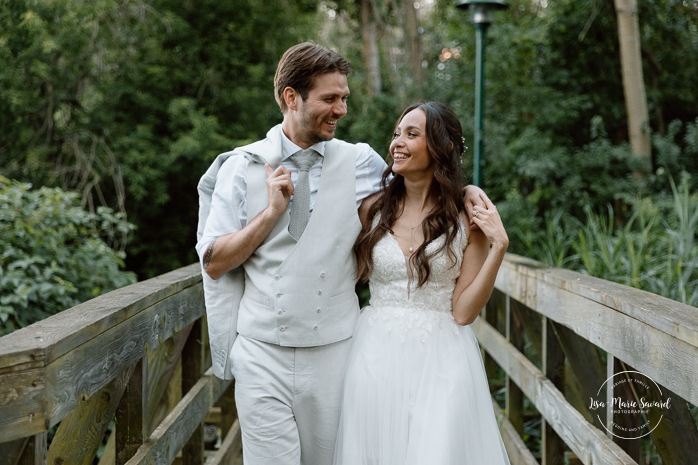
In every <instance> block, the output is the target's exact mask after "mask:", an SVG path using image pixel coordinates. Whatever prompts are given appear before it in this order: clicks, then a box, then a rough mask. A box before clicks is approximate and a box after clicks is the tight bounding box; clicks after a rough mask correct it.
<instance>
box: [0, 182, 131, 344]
mask: <svg viewBox="0 0 698 465" xmlns="http://www.w3.org/2000/svg"><path fill="white" fill-rule="evenodd" d="M132 228H133V226H132V225H130V224H129V223H127V222H126V221H125V220H124V218H123V217H122V216H121V215H119V214H114V212H113V211H112V210H110V209H108V208H100V209H98V210H97V212H96V213H90V212H88V211H86V210H84V209H83V208H81V207H80V199H79V196H78V195H77V194H75V193H69V192H64V191H62V190H60V189H57V188H54V189H49V188H41V189H38V190H32V189H31V185H29V184H23V183H19V182H17V181H12V180H9V179H7V178H5V177H2V176H0V243H2V249H1V250H0V335H3V334H7V333H9V332H11V331H14V330H15V329H18V328H20V327H23V326H26V325H29V324H31V323H33V322H35V321H38V320H41V319H43V318H46V317H48V316H50V315H53V314H55V313H57V312H60V311H62V310H65V309H66V308H69V307H72V306H74V305H77V304H78V303H81V302H84V301H86V300H89V299H91V298H93V297H96V296H98V295H100V294H102V293H104V292H106V291H110V290H112V289H116V288H119V287H122V286H125V285H128V284H132V283H134V282H135V281H136V279H135V275H134V274H133V273H130V272H125V271H122V268H123V265H124V255H125V254H124V253H123V252H120V251H117V250H114V249H112V248H111V247H109V245H108V243H107V242H106V241H107V240H109V237H110V236H111V237H115V235H117V234H119V235H123V234H128V233H129V232H130V231H131V230H132ZM105 233H107V235H106V237H105Z"/></svg>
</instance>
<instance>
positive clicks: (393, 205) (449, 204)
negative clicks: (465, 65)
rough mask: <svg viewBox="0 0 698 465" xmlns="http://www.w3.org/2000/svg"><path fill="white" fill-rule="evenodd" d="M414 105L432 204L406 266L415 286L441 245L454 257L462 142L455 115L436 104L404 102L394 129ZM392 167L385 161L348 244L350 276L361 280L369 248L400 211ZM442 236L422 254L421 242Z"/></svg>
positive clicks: (367, 269)
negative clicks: (353, 263) (421, 118)
mask: <svg viewBox="0 0 698 465" xmlns="http://www.w3.org/2000/svg"><path fill="white" fill-rule="evenodd" d="M415 109H420V110H422V111H423V112H424V113H425V114H426V128H425V129H426V140H427V150H428V152H429V156H430V157H431V160H432V163H433V165H434V180H433V181H432V183H431V187H430V189H431V192H430V196H431V198H432V199H433V200H434V208H433V209H432V210H431V212H429V214H428V215H427V216H426V218H425V219H424V221H423V222H422V234H423V235H424V242H423V243H422V244H421V245H420V246H419V247H418V248H417V251H416V252H415V253H414V254H413V255H412V256H411V257H410V260H409V264H410V266H411V267H412V269H413V270H416V272H417V287H421V286H422V285H424V284H425V283H426V282H427V280H428V279H429V274H430V272H431V268H430V267H429V260H430V259H431V258H432V257H433V256H435V255H437V254H438V253H439V252H441V251H442V250H444V248H447V250H448V253H449V255H450V256H451V257H455V256H454V251H453V242H454V241H455V240H456V238H457V236H458V229H459V228H458V226H459V221H460V219H459V217H460V214H461V212H462V211H463V209H464V205H463V195H462V192H461V189H462V182H461V164H460V160H461V156H462V155H463V152H464V151H465V145H464V141H463V130H462V128H461V124H460V122H459V121H458V117H457V116H456V115H455V114H454V113H453V111H451V110H450V109H449V108H448V107H447V106H445V105H443V104H442V103H438V102H426V103H417V104H414V105H410V106H409V107H407V108H406V109H405V111H403V112H402V114H401V115H400V117H399V118H398V120H397V123H396V124H395V127H397V126H398V125H399V124H400V121H402V118H403V117H404V116H405V115H406V114H407V113H409V112H411V111H412V110H415ZM392 168H393V161H392V160H391V161H390V164H389V165H388V169H387V170H386V171H385V172H384V173H383V179H382V187H381V191H380V193H379V194H378V198H377V199H376V201H375V202H374V203H373V205H371V207H370V208H369V210H368V214H367V219H366V221H365V222H364V225H363V227H362V228H361V232H360V233H359V237H358V238H357V240H356V243H355V244H354V253H355V254H356V259H357V270H356V276H357V278H358V279H359V281H361V282H366V281H368V278H369V277H370V276H371V274H372V273H373V254H372V252H373V248H374V247H375V245H376V244H377V243H378V241H379V240H380V239H381V238H382V237H383V236H385V234H386V233H391V234H392V233H393V229H392V227H393V225H395V222H396V221H397V220H398V218H399V217H400V215H401V214H402V210H403V201H404V197H405V178H404V177H402V176H401V175H399V174H395V175H394V176H393V178H392V180H389V177H390V174H391V173H392ZM379 212H380V216H379V218H378V221H377V222H376V224H375V225H374V224H373V223H374V218H375V217H376V214H377V213H379ZM444 234H445V235H446V240H445V241H444V243H443V245H442V246H441V247H439V248H438V250H435V251H433V252H431V253H427V252H426V248H427V245H429V243H430V242H432V241H433V240H435V239H437V238H439V237H441V236H442V235H444Z"/></svg>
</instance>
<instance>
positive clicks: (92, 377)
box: [0, 265, 240, 465]
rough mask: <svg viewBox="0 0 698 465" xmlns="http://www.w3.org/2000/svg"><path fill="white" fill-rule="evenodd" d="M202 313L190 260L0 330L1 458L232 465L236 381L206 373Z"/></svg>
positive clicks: (199, 287)
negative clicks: (25, 323)
mask: <svg viewBox="0 0 698 465" xmlns="http://www.w3.org/2000/svg"><path fill="white" fill-rule="evenodd" d="M203 315H204V307H203V291H202V285H201V276H200V271H199V267H198V265H192V266H188V267H185V268H181V269H179V270H176V271H173V272H171V273H167V274H164V275H162V276H159V277H157V278H154V279H151V280H147V281H143V282H140V283H137V284H134V285H132V286H128V287H125V288H122V289H119V290H116V291H113V292H110V293H108V294H104V295H102V296H100V297H98V298H96V299H93V300H90V301H89V302H85V303H83V304H81V305H78V306H76V307H73V308H71V309H68V310H65V311H63V312H61V313H59V314H57V315H54V316H52V317H50V318H47V319H45V320H43V321H40V322H38V323H35V324H33V325H31V326H29V327H27V328H23V329H21V330H19V331H16V332H14V333H11V334H9V335H7V336H5V337H3V338H0V464H2V465H4V464H11V465H14V464H44V463H50V464H66V465H67V464H70V465H76V464H92V463H95V462H94V459H95V456H97V455H99V456H101V460H100V461H99V463H100V464H112V463H116V464H125V463H128V464H169V463H172V462H173V461H175V460H176V461H178V463H181V464H203V463H204V460H206V463H207V464H221V463H225V464H227V463H230V457H232V456H234V455H235V454H237V453H238V452H237V451H238V450H239V447H240V435H239V427H238V424H237V421H236V412H235V405H234V400H233V396H232V383H230V382H222V381H220V380H219V379H217V378H216V377H215V376H213V374H212V373H211V372H210V371H207V370H206V368H207V367H208V366H210V355H209V352H208V342H207V340H206V331H205V327H206V325H205V323H203V322H202V317H203ZM211 430H213V433H214V434H213V435H212V436H213V437H214V438H217V439H218V442H220V443H221V444H220V447H218V448H217V449H216V448H212V447H208V448H207V447H205V446H206V444H205V442H206V441H207V438H206V436H205V435H206V434H207V433H209V432H211ZM215 433H219V434H215ZM221 439H222V440H221ZM49 440H50V444H49ZM214 441H215V439H214ZM212 442H213V441H212ZM207 449H211V450H210V451H207ZM98 451H99V452H98Z"/></svg>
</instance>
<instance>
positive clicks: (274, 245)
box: [237, 139, 361, 347]
mask: <svg viewBox="0 0 698 465" xmlns="http://www.w3.org/2000/svg"><path fill="white" fill-rule="evenodd" d="M356 157H357V154H356V146H355V145H352V144H348V143H346V142H342V141H339V140H336V139H335V140H331V141H329V142H327V144H326V146H325V154H324V158H323V164H322V175H321V178H320V186H319V189H318V193H317V197H316V201H315V207H314V210H313V213H312V216H311V217H310V221H309V223H308V226H307V227H306V229H305V231H304V232H303V235H302V236H301V238H300V240H299V241H298V242H297V243H296V241H294V240H293V238H292V237H291V236H290V235H289V233H288V223H289V214H288V210H287V212H286V214H284V215H283V216H282V219H281V220H279V222H278V223H277V224H276V225H275V227H274V229H273V230H272V232H271V233H270V234H269V236H268V237H267V239H266V240H265V241H264V242H263V243H262V244H261V245H260V246H259V247H258V248H257V250H256V251H255V253H254V254H253V255H252V256H251V257H250V258H249V259H248V260H247V261H246V262H245V263H244V264H243V267H244V269H245V291H244V294H243V296H242V300H241V302H240V306H239V310H238V321H237V331H238V333H239V334H242V335H243V336H246V337H249V338H252V339H257V340H260V341H264V342H270V343H273V344H278V345H281V346H288V347H311V346H318V345H324V344H330V343H333V342H337V341H340V340H343V339H346V338H348V337H351V335H352V333H353V331H354V326H355V324H356V319H357V317H358V314H359V305H358V299H357V296H356V293H355V290H354V286H355V282H356V281H355V271H356V260H355V257H354V254H353V251H352V247H353V245H354V241H355V240H356V236H357V235H358V232H359V230H360V228H361V224H360V221H359V217H358V212H357V208H356ZM247 194H248V195H247V217H248V218H250V219H252V218H254V217H255V216H257V215H258V214H259V213H260V212H261V211H262V210H263V209H264V208H265V207H266V206H267V204H268V198H267V191H266V175H265V173H264V166H263V165H262V164H261V163H257V162H255V161H254V158H251V162H250V164H249V167H248V173H247Z"/></svg>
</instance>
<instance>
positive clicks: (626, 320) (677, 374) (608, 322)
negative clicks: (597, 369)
mask: <svg viewBox="0 0 698 465" xmlns="http://www.w3.org/2000/svg"><path fill="white" fill-rule="evenodd" d="M513 263H516V262H508V264H507V265H508V268H509V271H508V272H506V271H505V272H504V273H501V271H500V273H501V274H502V278H501V280H500V278H499V277H498V279H497V286H498V287H500V286H501V287H500V289H501V290H502V291H503V292H508V293H510V294H511V296H512V297H513V298H515V299H517V300H520V301H522V302H523V303H524V304H526V305H527V306H529V307H531V308H532V309H534V310H536V311H537V312H539V313H542V314H543V315H545V316H546V317H548V318H550V319H552V320H553V321H556V322H557V323H560V324H562V325H565V326H567V327H568V328H570V329H572V330H573V331H574V332H575V333H577V334H578V335H580V336H582V337H583V338H584V339H586V340H588V341H591V342H592V343H594V344H595V345H596V346H598V347H600V348H602V349H603V350H605V351H606V352H608V353H610V354H613V355H614V356H616V357H617V358H619V359H621V360H623V361H625V362H627V363H629V364H630V365H632V366H634V367H635V368H637V369H638V370H639V371H641V372H643V373H645V374H647V375H648V376H650V377H651V378H653V379H658V380H661V384H662V385H664V386H666V387H667V388H669V389H671V390H672V391H674V392H676V393H677V394H678V395H680V396H682V397H683V398H685V399H686V400H688V401H689V402H691V403H693V404H698V365H697V364H696V363H695V360H696V359H698V333H696V335H695V336H693V337H683V338H679V336H680V335H681V334H683V333H682V332H680V331H671V332H666V331H665V330H667V329H670V327H669V326H667V325H664V329H657V328H654V327H652V326H651V325H650V324H649V323H647V322H645V321H643V320H640V319H637V318H636V317H635V314H634V313H633V315H628V314H627V309H628V308H631V307H632V308H634V309H635V310H633V311H634V312H638V311H640V310H639V307H636V306H634V304H633V305H631V304H630V303H627V302H625V303H623V301H618V299H617V298H613V297H612V296H610V295H609V296H606V294H598V293H596V294H595V293H594V292H592V289H593V287H592V285H591V283H592V281H593V284H594V285H598V287H601V286H600V284H599V283H597V282H596V281H597V280H594V279H592V280H591V281H590V279H591V278H589V277H587V276H584V275H581V274H579V273H573V272H568V271H565V270H559V269H549V268H545V267H533V266H531V267H529V266H528V265H527V266H525V267H524V266H520V265H515V264H513ZM512 268H513V269H512ZM514 270H515V271H516V272H517V273H521V275H518V276H517V275H515V274H513V271H514ZM541 270H544V271H541ZM551 270H554V273H553V271H551ZM563 271H564V273H563ZM551 274H554V275H555V276H556V278H551V277H550V276H549V275H551ZM560 276H567V280H562V279H561V278H560ZM573 278H574V279H573ZM532 279H533V280H534V281H535V283H534V284H533V283H531V280H532ZM572 281H574V283H573V282H572ZM599 281H601V282H602V283H606V284H605V286H606V287H605V288H606V289H607V290H608V292H611V290H612V289H615V290H616V291H618V292H619V293H622V294H623V295H624V296H625V297H627V298H628V299H629V301H632V296H633V295H634V293H636V292H642V291H638V290H636V289H631V288H628V287H627V286H621V285H616V284H613V283H608V282H605V281H602V280H599ZM580 283H584V284H585V285H582V284H580ZM532 285H534V286H535V292H531V290H530V287H531V286H532ZM616 286H617V287H616ZM582 291H584V292H582ZM635 300H636V301H637V300H640V299H635ZM662 302H663V303H664V304H665V305H666V307H661V306H654V307H652V309H653V310H652V311H655V312H657V313H660V314H664V315H666V316H667V318H665V319H656V318H650V317H646V318H644V320H648V321H652V320H656V321H657V322H659V321H660V320H661V321H668V318H669V317H672V315H673V314H672V313H671V311H669V310H667V309H669V308H683V307H687V306H682V305H683V304H680V303H678V302H674V301H672V300H669V299H663V300H662ZM608 303H612V304H613V305H614V307H609V306H608V305H607V304H608ZM616 307H617V308H616ZM688 308H691V309H692V310H693V313H692V316H691V317H690V318H689V316H688V315H683V317H682V318H675V319H674V322H675V323H676V324H679V322H683V323H685V324H687V325H689V327H693V326H694V325H695V324H696V322H698V312H696V311H695V309H694V308H693V307H688ZM647 311H650V310H647ZM682 311H683V310H682ZM624 312H626V313H624ZM673 316H675V315H673ZM687 339H688V340H691V341H694V340H695V341H696V343H697V344H696V345H692V342H691V343H689V342H686V340H687Z"/></svg>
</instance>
